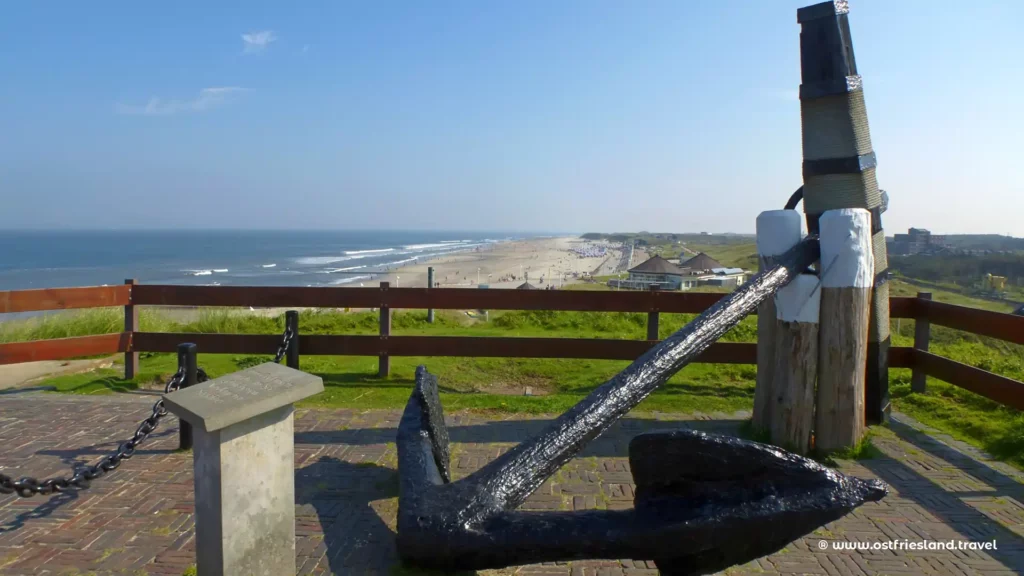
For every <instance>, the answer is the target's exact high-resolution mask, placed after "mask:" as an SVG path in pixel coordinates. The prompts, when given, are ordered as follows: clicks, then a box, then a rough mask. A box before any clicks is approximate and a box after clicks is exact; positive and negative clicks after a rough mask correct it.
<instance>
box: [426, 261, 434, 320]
mask: <svg viewBox="0 0 1024 576" xmlns="http://www.w3.org/2000/svg"><path fill="white" fill-rule="evenodd" d="M433 287H434V267H433V266H427V289H432V288H433ZM427 323H428V324H433V323H434V309H433V308H428V309H427Z"/></svg>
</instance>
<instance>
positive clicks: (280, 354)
mask: <svg viewBox="0 0 1024 576" xmlns="http://www.w3.org/2000/svg"><path fill="white" fill-rule="evenodd" d="M294 337H295V333H294V332H292V329H291V328H290V327H287V326H285V329H284V334H283V335H282V336H281V345H280V346H278V347H277V354H274V363H275V364H280V363H281V359H282V358H284V355H285V353H287V352H288V346H290V345H291V343H292V338H294Z"/></svg>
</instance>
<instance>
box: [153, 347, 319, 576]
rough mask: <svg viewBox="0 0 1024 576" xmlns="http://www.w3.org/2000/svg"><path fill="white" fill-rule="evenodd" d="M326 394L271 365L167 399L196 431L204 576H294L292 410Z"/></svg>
mask: <svg viewBox="0 0 1024 576" xmlns="http://www.w3.org/2000/svg"><path fill="white" fill-rule="evenodd" d="M323 389H324V388H323V381H322V380H321V379H320V378H318V377H316V376H313V375H311V374H306V373H304V372H300V371H298V370H293V369H291V368H287V367H285V366H280V365H278V364H272V363H267V364H262V365H260V366H256V367H254V368H249V369H247V370H242V371H241V372H236V373H234V374H229V375H227V376H224V377H221V378H217V379H216V380H211V381H209V382H205V383H203V384H199V385H197V386H192V387H189V388H187V389H184V390H179V391H177V392H174V393H172V394H168V395H166V396H164V402H165V404H166V406H167V409H168V410H169V411H171V412H173V413H174V414H176V415H177V416H178V417H179V418H181V419H182V420H184V421H185V422H188V423H190V424H192V426H193V429H194V434H195V444H194V448H193V465H194V469H195V501H196V566H197V568H198V573H199V575H200V576H221V575H225V576H227V575H242V574H245V575H250V574H251V575H258V576H262V575H267V576H269V575H274V576H280V575H294V574H295V460H294V454H295V438H294V433H293V417H292V413H293V411H294V409H293V407H292V404H293V403H294V402H295V401H297V400H301V399H303V398H306V397H309V396H312V395H314V394H317V393H319V392H322V391H323Z"/></svg>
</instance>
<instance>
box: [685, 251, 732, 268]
mask: <svg viewBox="0 0 1024 576" xmlns="http://www.w3.org/2000/svg"><path fill="white" fill-rule="evenodd" d="M679 260H680V262H682V264H680V265H679V267H680V268H686V269H689V270H691V271H693V272H710V271H712V270H714V269H716V268H725V266H723V265H722V263H721V262H719V261H718V260H715V259H714V258H712V257H711V256H708V255H707V254H705V253H704V252H701V253H700V254H697V255H696V256H694V257H693V258H690V259H689V260H684V259H683V257H682V255H680V258H679Z"/></svg>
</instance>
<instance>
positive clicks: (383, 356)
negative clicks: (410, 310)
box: [377, 282, 391, 378]
mask: <svg viewBox="0 0 1024 576" xmlns="http://www.w3.org/2000/svg"><path fill="white" fill-rule="evenodd" d="M388 286H390V284H389V283H388V282H381V283H380V292H381V306H380V344H381V353H380V357H379V362H378V368H377V376H378V377H379V378H387V377H388V375H390V374H391V357H390V356H388V353H387V350H386V347H387V343H388V336H390V335H391V308H390V307H389V306H388V305H387V301H386V299H385V298H384V295H386V294H387V291H388Z"/></svg>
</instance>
